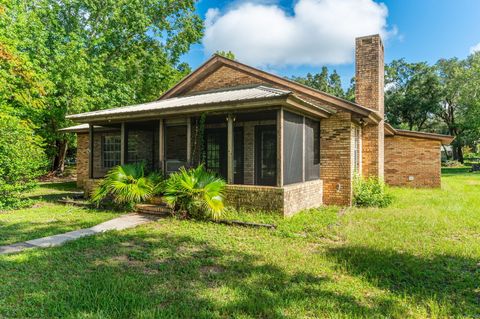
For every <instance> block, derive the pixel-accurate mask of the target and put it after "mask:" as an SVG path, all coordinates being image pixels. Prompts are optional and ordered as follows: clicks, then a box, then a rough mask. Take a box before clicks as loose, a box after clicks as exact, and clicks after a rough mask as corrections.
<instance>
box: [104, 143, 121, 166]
mask: <svg viewBox="0 0 480 319" xmlns="http://www.w3.org/2000/svg"><path fill="white" fill-rule="evenodd" d="M102 142H103V143H102V151H103V152H102V159H103V168H106V169H110V168H112V167H114V166H118V165H120V155H121V138H120V136H116V135H106V136H104V137H103V139H102Z"/></svg>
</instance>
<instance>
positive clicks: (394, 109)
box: [385, 59, 441, 130]
mask: <svg viewBox="0 0 480 319" xmlns="http://www.w3.org/2000/svg"><path fill="white" fill-rule="evenodd" d="M385 87H386V89H385V116H386V119H387V121H388V122H389V123H390V124H392V125H394V126H399V127H401V126H406V128H407V129H409V130H423V129H425V128H426V126H427V125H428V124H429V122H430V123H431V122H432V121H433V120H434V119H435V116H436V114H437V113H438V111H439V106H440V97H441V96H440V94H441V90H440V83H439V80H438V77H437V74H436V73H435V68H434V67H431V66H429V65H428V64H427V63H425V62H419V63H407V62H405V60H403V59H401V60H394V61H392V62H391V63H390V64H388V65H386V68H385Z"/></svg>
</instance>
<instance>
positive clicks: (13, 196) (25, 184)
mask: <svg viewBox="0 0 480 319" xmlns="http://www.w3.org/2000/svg"><path fill="white" fill-rule="evenodd" d="M0 132H1V134H0V210H1V209H5V208H15V207H18V206H20V205H21V203H22V201H21V198H20V196H19V195H20V193H21V192H23V191H25V190H27V189H29V188H31V187H32V186H34V183H33V182H34V180H35V178H36V177H38V176H39V175H40V174H41V172H42V170H41V169H42V167H44V165H45V159H46V158H45V154H44V152H43V148H42V139H41V138H40V137H39V136H37V135H35V134H34V133H33V129H32V127H31V125H30V124H29V123H28V122H26V121H21V120H19V119H18V118H17V117H14V116H10V115H6V114H2V113H0Z"/></svg>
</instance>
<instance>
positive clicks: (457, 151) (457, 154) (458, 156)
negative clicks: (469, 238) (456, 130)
mask: <svg viewBox="0 0 480 319" xmlns="http://www.w3.org/2000/svg"><path fill="white" fill-rule="evenodd" d="M453 159H454V160H456V161H459V162H460V163H462V164H463V151H462V146H461V145H453Z"/></svg>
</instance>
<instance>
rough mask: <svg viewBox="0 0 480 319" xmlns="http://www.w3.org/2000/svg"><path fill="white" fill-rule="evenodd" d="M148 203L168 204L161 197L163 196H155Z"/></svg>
mask: <svg viewBox="0 0 480 319" xmlns="http://www.w3.org/2000/svg"><path fill="white" fill-rule="evenodd" d="M148 203H149V204H154V205H163V206H166V205H167V204H166V203H165V201H164V200H163V197H161V196H155V197H152V198H150V199H149V200H148Z"/></svg>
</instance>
